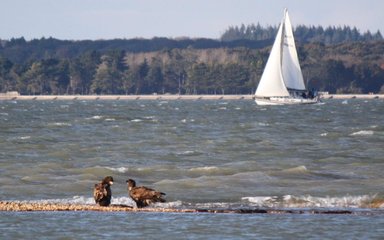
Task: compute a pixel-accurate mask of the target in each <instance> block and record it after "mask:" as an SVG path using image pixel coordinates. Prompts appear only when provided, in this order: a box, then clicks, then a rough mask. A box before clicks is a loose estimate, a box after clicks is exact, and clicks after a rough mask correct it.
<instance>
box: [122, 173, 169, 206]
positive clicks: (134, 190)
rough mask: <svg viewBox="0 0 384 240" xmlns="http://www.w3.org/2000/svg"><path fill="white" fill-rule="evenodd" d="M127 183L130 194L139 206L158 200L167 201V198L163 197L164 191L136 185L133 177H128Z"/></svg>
mask: <svg viewBox="0 0 384 240" xmlns="http://www.w3.org/2000/svg"><path fill="white" fill-rule="evenodd" d="M127 184H128V193H129V196H130V197H131V198H132V199H133V201H135V202H136V206H137V207H138V208H142V207H146V206H148V205H149V204H152V203H156V202H165V199H164V198H162V197H163V196H165V193H163V192H158V191H156V190H154V189H151V188H148V187H144V186H140V187H136V182H135V181H134V180H133V179H128V180H127Z"/></svg>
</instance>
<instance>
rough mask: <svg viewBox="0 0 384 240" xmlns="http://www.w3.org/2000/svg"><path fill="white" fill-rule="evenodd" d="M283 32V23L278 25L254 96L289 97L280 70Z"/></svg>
mask: <svg viewBox="0 0 384 240" xmlns="http://www.w3.org/2000/svg"><path fill="white" fill-rule="evenodd" d="M283 21H284V19H283ZM283 31H284V22H282V23H281V24H280V27H279V30H278V32H277V36H276V39H275V42H274V43H273V46H272V50H271V53H270V55H269V58H268V61H267V64H266V65H265V68H264V72H263V75H262V76H261V79H260V82H259V85H258V87H257V90H256V96H260V97H274V96H289V92H288V90H287V88H286V87H285V84H284V80H283V75H282V68H281V67H282V66H281V60H282V56H281V54H282V52H281V45H282V41H283Z"/></svg>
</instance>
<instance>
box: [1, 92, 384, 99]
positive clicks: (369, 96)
mask: <svg viewBox="0 0 384 240" xmlns="http://www.w3.org/2000/svg"><path fill="white" fill-rule="evenodd" d="M320 98H321V99H384V94H321V95H320ZM253 99H254V95H253V94H245V95H244V94H243V95H219V94H217V95H177V94H164V95H162V94H153V95H20V94H18V93H17V92H8V93H0V100H46V101H52V100H253Z"/></svg>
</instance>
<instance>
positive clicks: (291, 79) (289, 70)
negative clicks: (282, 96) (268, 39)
mask: <svg viewBox="0 0 384 240" xmlns="http://www.w3.org/2000/svg"><path fill="white" fill-rule="evenodd" d="M284 15H285V16H284V20H285V21H284V31H283V32H284V40H283V41H284V42H283V48H282V49H283V57H282V63H281V65H282V72H283V79H284V83H285V86H286V87H287V88H288V89H295V90H305V85H304V79H303V74H302V73H301V68H300V64H299V58H298V57H297V51H296V45H295V39H294V37H293V32H292V25H291V21H290V19H289V15H288V11H287V10H285V13H284Z"/></svg>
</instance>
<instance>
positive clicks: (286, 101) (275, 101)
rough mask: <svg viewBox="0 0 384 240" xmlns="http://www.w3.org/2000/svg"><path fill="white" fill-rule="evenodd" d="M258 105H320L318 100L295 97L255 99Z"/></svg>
mask: <svg viewBox="0 0 384 240" xmlns="http://www.w3.org/2000/svg"><path fill="white" fill-rule="evenodd" d="M255 102H256V103H257V105H299V104H314V103H318V102H319V99H318V98H313V99H307V98H293V97H270V98H257V97H256V98H255Z"/></svg>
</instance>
